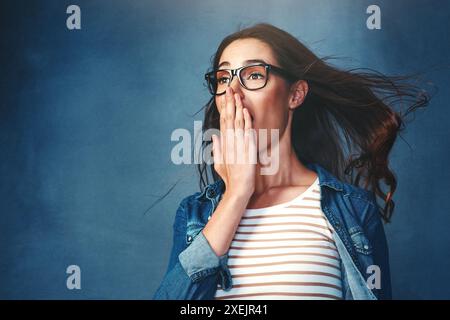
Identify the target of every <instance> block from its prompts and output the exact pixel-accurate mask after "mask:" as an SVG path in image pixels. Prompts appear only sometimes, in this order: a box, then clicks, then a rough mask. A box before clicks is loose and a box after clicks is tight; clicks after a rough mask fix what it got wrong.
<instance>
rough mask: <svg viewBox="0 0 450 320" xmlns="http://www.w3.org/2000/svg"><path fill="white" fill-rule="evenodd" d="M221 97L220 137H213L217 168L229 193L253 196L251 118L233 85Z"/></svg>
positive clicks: (215, 165) (253, 163) (254, 168)
mask: <svg viewBox="0 0 450 320" xmlns="http://www.w3.org/2000/svg"><path fill="white" fill-rule="evenodd" d="M221 98H222V99H221V106H220V138H219V137H217V136H216V135H213V136H212V140H213V157H214V170H216V172H217V173H218V174H219V175H220V177H221V178H222V179H223V181H224V182H225V187H226V193H227V194H228V195H234V196H238V197H244V198H250V197H251V195H252V194H253V192H254V190H255V174H256V161H257V156H256V153H257V151H256V134H255V132H254V130H253V127H252V119H251V116H250V113H249V112H248V110H247V109H246V108H244V107H243V106H242V101H241V99H240V96H239V95H238V94H233V90H232V89H231V87H228V88H227V91H226V93H225V95H224V96H222V97H221Z"/></svg>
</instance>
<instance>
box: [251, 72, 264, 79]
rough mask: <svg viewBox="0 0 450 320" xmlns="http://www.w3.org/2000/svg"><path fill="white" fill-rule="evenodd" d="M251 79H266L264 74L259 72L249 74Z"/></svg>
mask: <svg viewBox="0 0 450 320" xmlns="http://www.w3.org/2000/svg"><path fill="white" fill-rule="evenodd" d="M249 78H250V80H259V79H264V75H263V74H261V73H259V72H253V73H251V74H250V76H249Z"/></svg>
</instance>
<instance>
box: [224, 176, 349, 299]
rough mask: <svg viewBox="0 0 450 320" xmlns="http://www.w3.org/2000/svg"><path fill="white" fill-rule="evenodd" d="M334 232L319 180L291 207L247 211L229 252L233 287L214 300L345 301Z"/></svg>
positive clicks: (290, 204)
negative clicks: (322, 199) (321, 205)
mask: <svg viewBox="0 0 450 320" xmlns="http://www.w3.org/2000/svg"><path fill="white" fill-rule="evenodd" d="M333 232H334V231H333V229H332V226H331V225H330V224H329V223H328V221H327V219H326V217H325V216H324V214H323V212H322V210H321V208H320V186H319V180H318V178H317V179H316V181H315V182H314V183H313V184H312V185H311V186H310V187H309V188H308V189H307V190H306V191H305V192H303V193H302V194H301V195H299V196H298V197H296V198H295V199H293V200H291V201H289V202H286V203H283V204H278V205H274V206H270V207H266V208H260V209H246V211H245V212H244V214H243V216H242V220H241V222H240V224H239V226H238V229H237V231H236V234H235V236H234V239H233V242H232V243H231V246H230V250H229V252H228V255H229V260H228V267H229V269H230V273H231V276H232V279H233V287H232V288H231V290H230V291H223V290H222V289H221V288H220V286H219V287H218V289H217V291H216V294H215V299H250V300H256V299H284V300H287V299H342V283H341V282H342V279H341V267H340V258H339V254H338V251H337V249H336V246H335V243H334V241H333V236H332V234H333Z"/></svg>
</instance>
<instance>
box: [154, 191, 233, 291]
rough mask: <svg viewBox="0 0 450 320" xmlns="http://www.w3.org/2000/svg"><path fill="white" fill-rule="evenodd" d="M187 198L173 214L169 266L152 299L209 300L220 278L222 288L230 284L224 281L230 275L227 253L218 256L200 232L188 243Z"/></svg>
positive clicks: (226, 280) (225, 288)
mask: <svg viewBox="0 0 450 320" xmlns="http://www.w3.org/2000/svg"><path fill="white" fill-rule="evenodd" d="M187 200H188V198H185V199H184V200H183V201H182V202H181V204H180V206H179V207H178V209H177V212H176V215H175V222H174V224H173V246H172V250H171V253H170V259H169V265H168V267H167V270H166V273H165V275H164V277H163V280H162V282H161V284H160V286H159V288H158V289H157V290H156V292H155V294H154V296H153V299H154V300H211V299H214V295H215V292H216V290H217V284H218V282H219V281H220V280H221V283H222V286H223V287H224V290H227V289H229V287H230V285H231V284H229V283H227V282H228V281H229V280H228V279H230V278H231V275H229V270H228V267H227V260H228V255H227V254H225V255H223V256H221V257H218V256H217V255H216V254H215V252H214V251H213V250H212V248H211V246H210V245H209V243H208V241H207V239H206V238H205V236H204V235H203V232H199V233H198V235H197V236H196V237H195V238H194V240H193V241H192V242H191V244H190V245H189V246H188V245H187V243H186V234H187V232H186V230H187V221H186V202H187Z"/></svg>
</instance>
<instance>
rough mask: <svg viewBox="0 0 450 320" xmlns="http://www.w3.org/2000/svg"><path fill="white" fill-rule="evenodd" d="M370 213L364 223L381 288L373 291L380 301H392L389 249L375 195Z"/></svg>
mask: <svg viewBox="0 0 450 320" xmlns="http://www.w3.org/2000/svg"><path fill="white" fill-rule="evenodd" d="M371 208H372V209H371V212H370V214H369V215H368V217H367V222H366V223H365V230H366V233H367V236H368V238H369V242H370V243H371V244H372V246H373V259H374V264H375V265H377V266H378V267H379V268H380V276H381V288H380V289H374V291H375V292H376V294H377V295H378V298H379V299H380V300H390V299H392V289H391V274H390V267H389V248H388V245H387V240H386V234H385V232H384V227H383V222H382V220H381V216H380V212H379V211H380V207H379V206H378V204H377V202H376V200H375V195H373V201H372V204H371Z"/></svg>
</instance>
